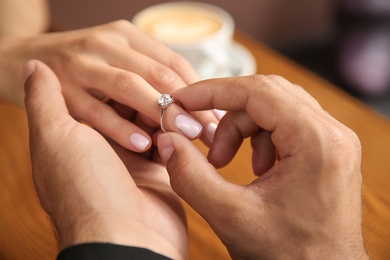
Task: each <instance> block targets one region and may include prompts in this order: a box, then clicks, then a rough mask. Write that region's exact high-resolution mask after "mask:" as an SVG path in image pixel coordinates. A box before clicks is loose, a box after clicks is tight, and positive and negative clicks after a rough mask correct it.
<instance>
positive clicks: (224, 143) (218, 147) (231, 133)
mask: <svg viewBox="0 0 390 260" xmlns="http://www.w3.org/2000/svg"><path fill="white" fill-rule="evenodd" d="M259 129H260V128H259V127H258V126H257V125H256V124H255V123H254V122H253V121H252V120H251V118H250V117H249V116H248V114H247V113H246V112H245V111H231V112H228V113H227V114H226V115H225V116H224V117H223V118H222V120H221V121H220V123H219V125H218V128H217V132H216V134H215V137H214V143H213V145H212V146H211V148H210V151H209V154H208V159H209V161H210V163H212V164H213V165H214V167H216V168H221V167H224V166H226V165H227V164H228V163H229V162H230V161H231V160H232V159H233V157H234V155H235V154H236V153H237V151H238V149H239V148H240V146H241V144H242V142H243V140H244V139H245V138H247V137H249V136H251V135H253V134H255V133H256V132H257V131H259Z"/></svg>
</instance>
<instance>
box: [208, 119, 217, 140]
mask: <svg viewBox="0 0 390 260" xmlns="http://www.w3.org/2000/svg"><path fill="white" fill-rule="evenodd" d="M217 127H218V125H217V124H216V123H214V122H211V123H210V124H208V126H207V128H206V137H207V139H209V141H210V142H211V143H213V142H214V135H215V130H217Z"/></svg>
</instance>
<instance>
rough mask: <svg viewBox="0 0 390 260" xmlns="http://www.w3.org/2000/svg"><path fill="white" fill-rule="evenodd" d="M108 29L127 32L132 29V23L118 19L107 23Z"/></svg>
mask: <svg viewBox="0 0 390 260" xmlns="http://www.w3.org/2000/svg"><path fill="white" fill-rule="evenodd" d="M109 26H110V28H112V29H113V30H118V31H127V30H129V29H131V28H132V27H133V25H132V23H130V22H129V21H128V20H125V19H120V20H117V21H114V22H111V23H109Z"/></svg>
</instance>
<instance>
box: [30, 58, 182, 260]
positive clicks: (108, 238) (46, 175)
mask: <svg viewBox="0 0 390 260" xmlns="http://www.w3.org/2000/svg"><path fill="white" fill-rule="evenodd" d="M25 74H26V77H28V75H30V76H29V77H28V79H27V83H26V87H25V88H26V109H27V114H28V121H29V129H30V148H31V155H32V157H31V159H32V169H33V180H34V184H35V187H36V190H37V193H38V196H39V198H40V201H41V205H42V207H43V208H44V209H45V210H46V212H47V213H48V214H49V215H50V217H51V219H52V221H53V224H54V226H55V227H56V230H57V233H58V238H59V242H60V245H61V247H62V248H65V247H68V246H70V245H73V244H80V243H85V242H95V241H99V242H111V243H116V244H123V245H132V246H138V247H144V248H148V249H150V250H152V251H155V252H157V253H160V254H163V255H166V256H168V257H171V258H173V259H186V258H187V254H188V248H187V247H188V245H187V229H186V217H185V213H184V211H183V208H182V206H181V203H180V200H179V199H178V197H177V195H176V194H175V193H174V192H173V191H172V189H171V187H170V185H169V178H168V174H167V172H166V169H165V167H164V166H162V165H161V164H158V163H156V162H155V161H153V160H152V159H151V157H150V156H146V155H141V154H136V153H133V152H130V151H128V150H126V149H124V148H123V147H121V146H119V145H118V144H115V143H113V142H109V141H107V140H106V139H105V138H104V137H103V136H102V135H100V134H99V133H98V132H96V131H95V130H93V129H92V128H90V127H88V126H86V125H84V124H81V123H79V122H77V121H75V120H74V119H73V118H72V117H71V116H70V115H69V111H68V110H67V108H66V105H65V101H64V98H63V96H62V94H61V86H60V83H59V81H58V79H57V78H56V77H55V75H54V74H53V72H52V71H51V70H50V69H49V68H48V67H47V66H46V65H44V64H43V63H41V62H38V61H31V62H29V63H28V64H27V65H26V68H25ZM150 134H152V133H150ZM156 216H158V217H156Z"/></svg>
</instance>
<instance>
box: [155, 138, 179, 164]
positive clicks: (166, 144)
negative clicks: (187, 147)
mask: <svg viewBox="0 0 390 260" xmlns="http://www.w3.org/2000/svg"><path fill="white" fill-rule="evenodd" d="M157 147H158V152H159V154H160V157H161V159H162V160H163V162H164V163H165V164H166V163H167V162H168V160H169V158H171V156H172V153H173V151H174V150H175V147H174V145H173V141H172V138H171V137H170V136H169V135H168V134H161V135H159V137H158V139H157Z"/></svg>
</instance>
